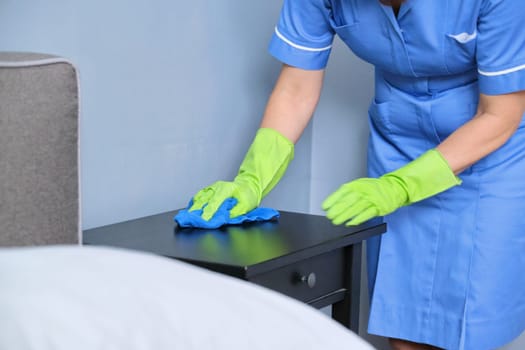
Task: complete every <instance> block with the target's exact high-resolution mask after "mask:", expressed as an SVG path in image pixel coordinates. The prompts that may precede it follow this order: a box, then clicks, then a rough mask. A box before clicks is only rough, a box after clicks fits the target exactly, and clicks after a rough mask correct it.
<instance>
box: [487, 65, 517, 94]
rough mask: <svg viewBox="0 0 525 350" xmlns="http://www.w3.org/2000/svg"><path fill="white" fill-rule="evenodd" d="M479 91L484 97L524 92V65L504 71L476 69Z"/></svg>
mask: <svg viewBox="0 0 525 350" xmlns="http://www.w3.org/2000/svg"><path fill="white" fill-rule="evenodd" d="M478 73H479V75H478V77H479V91H480V92H481V93H482V94H485V95H501V94H508V93H512V92H516V91H521V90H525V64H523V65H518V66H514V67H511V68H508V69H504V70H498V71H489V70H483V69H478Z"/></svg>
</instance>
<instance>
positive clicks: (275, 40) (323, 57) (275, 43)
mask: <svg viewBox="0 0 525 350" xmlns="http://www.w3.org/2000/svg"><path fill="white" fill-rule="evenodd" d="M331 50H332V47H331V45H330V46H327V47H324V48H309V47H305V46H301V45H295V44H294V43H292V42H286V41H284V40H283V39H282V38H280V37H279V35H278V34H277V33H274V34H273V37H272V40H271V41H270V45H269V47H268V51H269V52H270V54H271V55H272V56H274V57H275V58H277V59H278V60H279V61H281V62H283V63H286V64H287V65H290V66H292V67H297V68H302V69H307V70H319V69H324V68H325V67H326V64H327V63H328V57H329V56H330V51H331Z"/></svg>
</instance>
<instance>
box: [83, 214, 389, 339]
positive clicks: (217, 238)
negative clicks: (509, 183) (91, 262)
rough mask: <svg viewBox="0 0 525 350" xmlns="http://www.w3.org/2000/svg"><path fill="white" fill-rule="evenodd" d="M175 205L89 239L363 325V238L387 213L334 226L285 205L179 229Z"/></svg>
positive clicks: (376, 230) (87, 234) (93, 232)
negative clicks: (253, 216) (235, 221)
mask: <svg viewBox="0 0 525 350" xmlns="http://www.w3.org/2000/svg"><path fill="white" fill-rule="evenodd" d="M176 213H177V211H170V212H166V213H162V214H158V215H152V216H148V217H144V218H140V219H135V220H130V221H126V222H122V223H118V224H113V225H108V226H103V227H99V228H94V229H90V230H85V231H84V232H83V236H84V237H83V243H84V244H88V245H104V246H113V247H120V248H127V249H133V250H140V251H145V252H150V253H154V254H158V255H163V256H166V257H170V258H175V259H179V260H183V261H186V262H188V263H191V264H194V265H198V266H201V267H205V268H208V269H210V270H213V271H216V272H220V273H224V274H227V275H230V276H235V277H238V278H242V279H244V280H247V281H250V282H253V283H256V284H259V285H262V286H265V287H267V288H270V289H273V290H276V291H278V292H281V293H284V294H286V295H288V296H290V297H292V298H295V299H298V300H301V301H303V302H305V303H308V304H310V305H312V306H314V307H316V308H322V307H325V306H328V305H332V307H333V308H332V317H333V318H334V319H335V320H337V321H339V322H341V323H342V324H344V325H345V326H346V327H348V328H350V329H351V330H353V331H354V332H356V333H357V332H358V326H359V298H360V280H361V253H362V252H361V250H362V248H361V247H362V244H361V243H362V241H363V240H365V239H367V238H369V237H371V236H374V235H378V234H382V233H384V232H385V231H386V225H385V224H384V223H382V222H381V221H370V222H368V223H365V224H363V225H360V226H356V227H350V228H347V227H344V226H343V227H341V226H333V225H332V224H331V222H330V221H329V220H328V219H326V218H325V217H323V216H318V215H310V214H300V213H292V212H286V211H281V217H280V219H279V220H278V221H271V222H264V223H253V224H247V225H242V226H227V227H225V228H223V229H218V230H192V229H182V230H178V229H177V228H176V224H175V222H174V221H173V217H174V215H175V214H176Z"/></svg>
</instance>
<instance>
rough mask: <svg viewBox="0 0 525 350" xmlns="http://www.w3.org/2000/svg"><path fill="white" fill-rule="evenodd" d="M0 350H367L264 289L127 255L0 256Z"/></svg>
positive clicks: (24, 251)
mask: <svg viewBox="0 0 525 350" xmlns="http://www.w3.org/2000/svg"><path fill="white" fill-rule="evenodd" d="M0 349H10V350H21V349H28V350H29V349H31V350H32V349H53V350H62V349H63V350H66V349H67V350H72V349H78V350H82V349H90V350H92V349H126V350H135V349H137V350H138V349H156V350H157V349H158V350H161V349H182V350H193V349H196V350H205V349H210V350H211V349H214V350H222V349H224V350H236V349H243V350H244V349H250V350H255V349H265V350H267V349H301V350H306V349H327V350H328V349H358V350H359V349H372V348H371V347H370V346H369V345H368V344H366V343H365V342H364V341H363V340H362V339H360V338H359V337H357V336H356V335H355V334H353V333H352V332H350V331H349V330H347V329H346V328H344V327H342V326H341V325H339V324H338V323H337V322H335V321H333V320H332V319H330V318H329V317H328V316H326V315H324V314H323V313H321V312H319V311H317V310H315V309H313V308H311V307H309V306H307V305H305V304H302V303H300V302H298V301H296V300H293V299H291V298H288V297H286V296H284V295H281V294H279V293H276V292H273V291H271V290H268V289H265V288H262V287H259V286H256V285H254V284H251V283H248V282H244V281H241V280H238V279H235V278H232V277H228V276H224V275H220V274H217V273H214V272H211V271H208V270H205V269H201V268H198V267H195V266H192V265H189V264H185V263H182V262H180V261H176V260H171V259H168V258H163V257H159V256H153V255H150V254H145V253H139V252H132V251H126V250H118V249H110V248H95V247H79V246H57V247H38V248H4V249H0Z"/></svg>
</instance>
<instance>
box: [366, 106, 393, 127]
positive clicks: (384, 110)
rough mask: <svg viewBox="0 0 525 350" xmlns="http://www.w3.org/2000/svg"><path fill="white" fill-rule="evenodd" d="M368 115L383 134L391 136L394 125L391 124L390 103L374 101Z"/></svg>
mask: <svg viewBox="0 0 525 350" xmlns="http://www.w3.org/2000/svg"><path fill="white" fill-rule="evenodd" d="M368 115H369V116H370V122H371V123H372V125H373V126H374V127H375V129H376V130H378V131H379V132H380V133H382V134H389V133H391V132H392V123H391V122H390V118H389V115H390V102H389V101H386V102H378V101H377V100H375V99H374V100H373V101H372V103H371V104H370V107H369V108H368Z"/></svg>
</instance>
